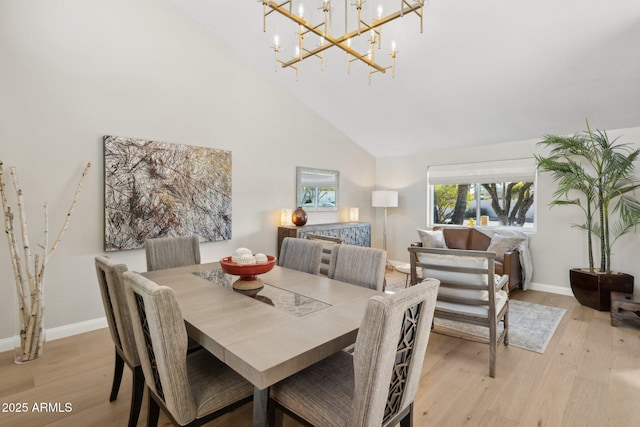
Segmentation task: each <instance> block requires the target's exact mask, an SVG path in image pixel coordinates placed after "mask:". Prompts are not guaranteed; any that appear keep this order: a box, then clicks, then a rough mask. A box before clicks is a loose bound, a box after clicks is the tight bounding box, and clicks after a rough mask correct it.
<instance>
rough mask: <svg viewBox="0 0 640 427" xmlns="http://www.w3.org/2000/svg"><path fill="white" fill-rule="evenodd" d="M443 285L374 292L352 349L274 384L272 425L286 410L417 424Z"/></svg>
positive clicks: (303, 415) (310, 416)
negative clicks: (418, 398)
mask: <svg viewBox="0 0 640 427" xmlns="http://www.w3.org/2000/svg"><path fill="white" fill-rule="evenodd" d="M438 286H439V282H438V281H437V280H435V279H428V280H426V281H424V282H422V283H420V284H419V285H416V286H413V287H411V288H408V289H404V290H402V291H400V292H398V293H395V294H390V295H384V296H382V295H380V296H374V297H371V299H370V300H369V301H368V303H367V308H366V312H365V315H364V317H363V319H362V322H361V324H360V330H359V331H358V336H357V338H356V344H355V352H354V354H353V356H352V355H351V354H349V353H347V352H344V351H340V352H338V353H336V354H334V355H332V356H330V357H328V358H326V359H324V360H322V361H320V362H318V363H316V364H315V365H312V366H310V367H309V368H306V369H304V370H302V371H300V372H299V373H297V374H295V375H293V376H291V377H289V378H286V379H284V380H282V381H281V382H279V383H277V384H275V385H273V386H272V387H271V389H270V395H269V418H270V425H281V423H282V417H281V415H282V413H281V411H283V410H284V411H285V412H287V413H288V414H290V415H292V416H293V417H294V418H296V419H297V420H298V421H302V422H303V423H304V424H307V425H314V426H349V427H360V426H362V427H364V426H385V427H386V426H394V425H396V424H398V423H400V424H401V425H402V426H403V427H404V426H410V425H412V419H413V400H414V398H415V395H416V391H417V389H418V384H419V382H420V375H421V371H422V365H423V362H424V355H425V352H426V349H427V344H428V342H429V331H430V328H431V322H432V320H433V310H434V307H435V304H436V295H437V292H438Z"/></svg>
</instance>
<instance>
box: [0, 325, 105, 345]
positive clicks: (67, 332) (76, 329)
mask: <svg viewBox="0 0 640 427" xmlns="http://www.w3.org/2000/svg"><path fill="white" fill-rule="evenodd" d="M108 326H109V325H108V324H107V318H106V317H100V318H98V319H93V320H87V321H84V322H78V323H72V324H71V325H65V326H58V327H57V328H50V329H47V331H46V335H45V336H46V340H47V341H53V340H57V339H60V338H65V337H70V336H71V335H77V334H81V333H83V332H89V331H94V330H96V329H102V328H106V327H108ZM17 338H18V337H17V336H14V337H11V338H3V339H0V352H2V351H9V350H13V349H14V348H15V344H16V342H17Z"/></svg>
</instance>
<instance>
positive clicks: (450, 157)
mask: <svg viewBox="0 0 640 427" xmlns="http://www.w3.org/2000/svg"><path fill="white" fill-rule="evenodd" d="M590 125H591V127H592V129H593V128H596V127H597V125H598V124H597V118H590ZM580 130H581V129H577V130H576V131H580ZM607 134H608V135H609V137H610V138H611V139H613V138H615V137H620V139H619V142H620V143H629V144H632V146H633V147H636V148H637V147H640V127H636V128H630V129H619V130H608V131H607ZM425 137H427V138H428V136H425ZM536 142H537V140H527V141H517V142H510V143H504V144H494V145H489V146H484V147H474V148H468V149H460V150H442V151H437V152H425V153H422V154H420V155H412V156H407V157H391V158H381V159H378V160H377V168H376V170H377V173H376V184H377V187H378V188H384V189H396V190H398V191H399V203H398V204H399V207H398V208H389V210H388V215H389V221H388V232H387V239H388V242H387V247H388V251H389V258H390V259H393V260H398V261H403V262H408V260H409V255H408V252H407V246H408V244H409V243H410V242H413V241H416V240H418V236H417V233H416V228H419V227H424V226H426V222H427V204H426V194H427V167H428V166H429V165H445V164H455V163H467V162H476V161H485V160H501V159H517V158H523V157H531V156H532V153H534V152H535V153H541V154H546V153H544V152H543V151H542V148H541V147H537V146H536ZM636 168H637V170H638V171H639V173H640V164H637V165H636ZM555 188H556V187H555V183H554V182H553V181H552V179H551V177H550V176H549V174H546V173H540V174H539V176H538V195H537V217H538V229H537V231H536V232H535V233H534V234H532V235H531V237H530V250H531V255H532V258H533V264H534V266H533V270H534V271H533V279H532V282H533V285H534V286H533V288H534V289H535V288H537V289H543V290H553V291H556V292H560V293H566V294H569V295H570V294H571V290H570V285H569V269H570V268H574V267H583V266H586V265H587V262H588V259H587V250H586V245H587V239H586V234H585V233H584V232H582V231H581V230H578V229H574V228H572V227H570V224H572V223H582V222H583V217H582V213H581V211H580V210H579V209H577V208H572V207H554V208H553V209H550V208H549V202H550V201H551V200H552V198H553V192H554V191H555ZM636 195H637V196H638V197H640V192H636ZM377 218H378V219H377V223H380V221H381V218H382V217H381V215H380V214H378V215H377ZM378 229H379V227H378ZM639 242H640V235H639V234H635V235H634V234H627V235H625V236H624V237H622V238H621V239H620V240H618V242H616V244H615V246H614V247H613V251H612V263H611V266H612V268H613V269H614V270H618V271H623V272H625V273H629V274H632V275H634V276H635V277H636V284H635V293H637V294H640V283H638V281H640V263H638V251H639V250H640V244H639ZM594 256H597V257H598V258H597V259H598V260H599V252H598V254H595V255H594Z"/></svg>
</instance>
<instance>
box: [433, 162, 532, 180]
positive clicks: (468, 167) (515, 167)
mask: <svg viewBox="0 0 640 427" xmlns="http://www.w3.org/2000/svg"><path fill="white" fill-rule="evenodd" d="M535 177H536V161H535V159H534V158H533V157H531V158H526V159H513V160H496V161H489V162H477V163H458V164H453V165H438V166H429V167H428V168H427V182H428V183H429V185H436V184H486V183H492V182H519V181H525V182H533V181H534V180H535Z"/></svg>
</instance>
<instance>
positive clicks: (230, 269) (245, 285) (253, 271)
mask: <svg viewBox="0 0 640 427" xmlns="http://www.w3.org/2000/svg"><path fill="white" fill-rule="evenodd" d="M275 263H276V257H274V256H272V255H267V262H265V263H261V264H237V263H235V262H231V257H230V256H228V257H224V258H222V259H221V260H220V267H222V270H224V272H225V273H227V274H233V275H234V276H240V278H239V279H238V280H236V281H235V282H233V289H235V290H238V291H245V292H246V291H256V290H260V289H262V287H263V286H264V283H263V282H262V280H261V279H260V278H258V277H257V275H258V274H263V273H266V272H268V271H271V269H272V268H273V266H274V264H275Z"/></svg>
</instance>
